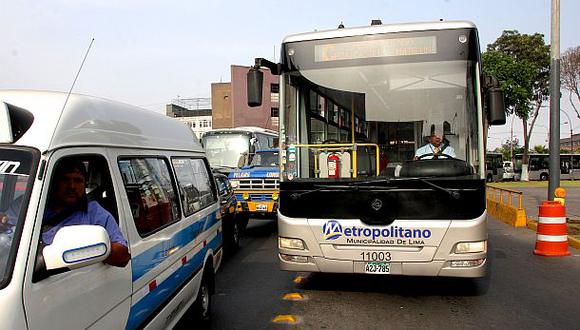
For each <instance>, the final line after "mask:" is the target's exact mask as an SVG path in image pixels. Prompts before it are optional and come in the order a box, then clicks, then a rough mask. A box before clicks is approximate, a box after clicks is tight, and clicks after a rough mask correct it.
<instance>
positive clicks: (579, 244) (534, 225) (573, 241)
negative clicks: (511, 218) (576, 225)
mask: <svg viewBox="0 0 580 330" xmlns="http://www.w3.org/2000/svg"><path fill="white" fill-rule="evenodd" d="M527 227H528V229H530V230H533V231H538V222H537V221H536V220H532V219H530V218H528V223H527ZM568 245H569V246H571V247H573V248H575V249H578V250H580V239H578V238H576V237H573V236H568Z"/></svg>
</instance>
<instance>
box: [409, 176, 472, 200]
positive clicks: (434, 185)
mask: <svg viewBox="0 0 580 330" xmlns="http://www.w3.org/2000/svg"><path fill="white" fill-rule="evenodd" d="M417 180H419V181H421V182H423V183H426V184H427V185H429V186H431V187H433V188H435V189H437V190H439V191H442V192H444V193H446V194H448V195H449V196H451V197H452V198H454V199H459V198H460V197H461V194H460V193H459V192H457V191H453V190H451V189H447V188H444V187H441V186H440V185H437V184H434V183H433V182H431V181H429V180H427V179H424V178H417Z"/></svg>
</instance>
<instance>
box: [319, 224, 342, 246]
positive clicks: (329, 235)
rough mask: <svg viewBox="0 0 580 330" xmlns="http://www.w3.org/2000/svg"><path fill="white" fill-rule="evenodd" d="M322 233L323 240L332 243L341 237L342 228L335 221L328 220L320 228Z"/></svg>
mask: <svg viewBox="0 0 580 330" xmlns="http://www.w3.org/2000/svg"><path fill="white" fill-rule="evenodd" d="M322 233H323V234H324V239H325V240H327V241H332V240H335V239H337V238H340V237H341V236H342V226H341V225H340V223H338V221H336V220H330V221H328V222H326V223H325V224H324V226H322Z"/></svg>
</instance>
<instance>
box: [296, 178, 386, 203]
mask: <svg viewBox="0 0 580 330" xmlns="http://www.w3.org/2000/svg"><path fill="white" fill-rule="evenodd" d="M382 181H386V180H377V181H369V183H370V182H382ZM357 183H358V184H357ZM361 183H364V182H360V183H359V182H350V183H348V184H344V185H314V187H316V188H315V189H310V190H307V191H305V192H301V193H293V194H291V195H290V198H292V199H293V200H297V199H298V198H300V197H302V196H304V195H307V194H310V193H314V192H317V191H321V190H324V189H329V188H330V189H333V188H334V189H349V190H355V191H358V190H360V189H361V188H364V189H362V190H371V189H373V190H392V189H397V187H384V186H362V187H361V186H359V184H361Z"/></svg>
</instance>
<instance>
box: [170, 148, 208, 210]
mask: <svg viewBox="0 0 580 330" xmlns="http://www.w3.org/2000/svg"><path fill="white" fill-rule="evenodd" d="M171 162H172V163H173V168H174V169H175V175H176V176H177V183H178V184H179V190H180V193H181V201H182V204H183V212H184V213H185V215H186V216H189V215H191V214H193V213H195V212H197V211H199V210H201V209H204V208H206V207H208V206H210V205H211V204H213V203H214V202H215V201H216V200H217V198H216V196H215V192H214V188H213V184H212V182H211V180H212V179H211V176H210V174H209V171H208V169H207V166H206V164H205V162H204V161H203V159H198V158H172V159H171Z"/></svg>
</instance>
